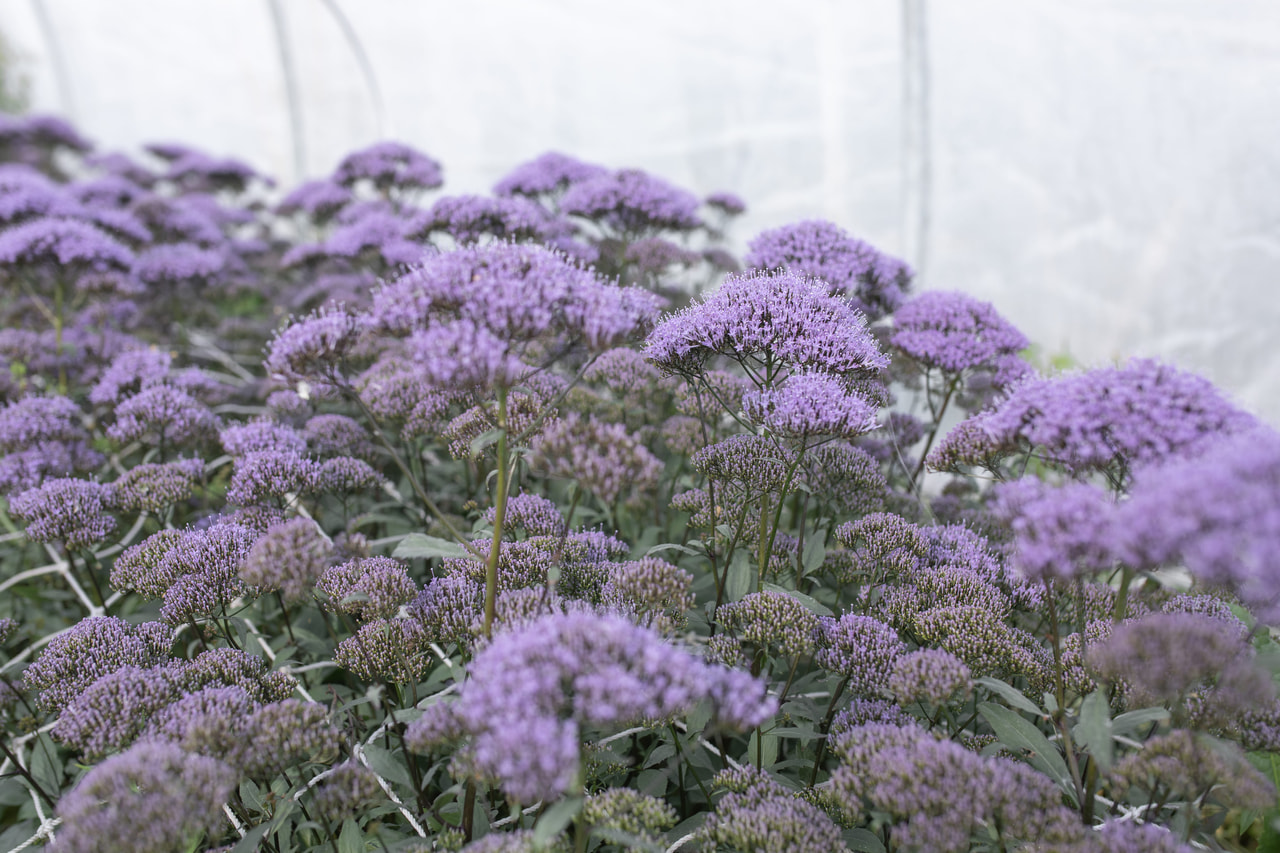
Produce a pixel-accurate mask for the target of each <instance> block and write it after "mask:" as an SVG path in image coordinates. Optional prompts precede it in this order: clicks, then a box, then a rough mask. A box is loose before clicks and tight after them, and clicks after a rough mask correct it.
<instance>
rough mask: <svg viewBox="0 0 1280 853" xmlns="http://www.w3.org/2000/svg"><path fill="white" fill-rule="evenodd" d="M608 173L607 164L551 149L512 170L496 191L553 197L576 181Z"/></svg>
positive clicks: (511, 194)
mask: <svg viewBox="0 0 1280 853" xmlns="http://www.w3.org/2000/svg"><path fill="white" fill-rule="evenodd" d="M608 174H609V170H608V169H606V168H605V167H604V166H597V165H595V164H594V163H584V162H583V161H581V160H578V159H577V158H575V157H570V156H568V155H567V154H560V153H557V152H555V151H548V152H547V153H546V154H543V155H541V156H540V157H536V158H535V159H533V160H530V161H529V162H528V163H522V164H520V165H519V166H517V167H516V168H514V169H512V170H511V171H510V172H509V173H508V174H507V175H506V176H505V177H504V178H502V180H500V181H498V183H496V184H494V187H493V192H494V194H495V195H499V196H516V195H523V196H530V197H534V198H536V197H539V196H549V195H552V194H555V193H559V192H563V191H564V190H566V189H568V188H569V187H570V186H572V185H573V184H577V183H581V182H582V181H588V180H591V179H593V178H601V177H605V176H607V175H608Z"/></svg>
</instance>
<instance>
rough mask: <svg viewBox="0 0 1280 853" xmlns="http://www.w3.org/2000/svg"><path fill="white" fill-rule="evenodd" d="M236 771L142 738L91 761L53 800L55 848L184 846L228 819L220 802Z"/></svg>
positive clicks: (147, 850) (72, 852) (105, 851)
mask: <svg viewBox="0 0 1280 853" xmlns="http://www.w3.org/2000/svg"><path fill="white" fill-rule="evenodd" d="M237 781H238V774H237V773H236V771H235V770H233V769H232V768H231V767H229V766H227V765H226V764H224V763H223V762H221V761H218V760H216V759H213V758H206V757H204V756H193V755H190V754H189V753H187V752H184V751H183V750H182V749H180V748H179V747H177V746H174V745H172V744H168V743H155V742H147V743H139V744H137V745H135V746H134V747H133V748H131V749H129V750H128V751H127V752H123V753H120V754H119V755H115V756H112V757H111V758H108V759H107V760H106V761H104V762H102V763H101V764H99V765H98V766H97V767H94V768H93V769H92V770H90V771H89V772H88V773H86V774H85V776H84V778H82V779H81V780H80V782H79V783H78V784H77V785H76V787H75V788H74V789H72V791H71V792H70V793H68V794H67V795H66V796H65V797H63V798H62V800H61V802H59V803H58V816H59V817H61V818H62V825H61V826H60V827H59V828H58V833H57V841H56V842H55V843H54V845H53V847H52V848H51V849H53V850H56V851H58V853H99V851H101V853H110V851H114V850H118V849H119V844H120V842H121V840H122V839H126V838H127V839H128V845H129V849H130V850H133V851H136V853H172V851H174V850H182V849H185V848H186V846H187V845H188V844H189V843H190V840H191V838H193V837H195V836H198V835H199V834H200V833H202V832H209V833H216V832H217V830H218V829H219V828H220V827H222V826H223V823H224V821H225V820H226V818H225V817H223V814H222V806H223V803H225V802H226V801H227V800H228V799H229V798H230V797H231V795H232V792H233V791H234V789H235V785H236V782H237Z"/></svg>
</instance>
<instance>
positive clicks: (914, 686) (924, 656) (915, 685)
mask: <svg viewBox="0 0 1280 853" xmlns="http://www.w3.org/2000/svg"><path fill="white" fill-rule="evenodd" d="M888 686H889V692H891V693H892V694H893V695H894V696H895V697H896V698H897V700H898V703H899V704H901V705H904V706H906V705H910V704H911V703H913V702H920V703H922V704H923V703H925V702H929V703H932V704H934V705H941V704H942V703H944V702H946V701H948V700H950V699H951V698H953V697H955V696H956V695H957V694H961V697H962V698H964V697H967V696H968V695H969V693H970V692H971V691H972V690H973V679H972V678H971V677H970V673H969V667H967V666H965V664H964V661H962V660H960V659H959V658H958V657H956V656H955V655H953V654H950V653H948V652H944V651H942V650H941V649H920V650H919V651H914V652H910V653H909V654H905V655H902V656H901V657H899V658H898V659H897V660H896V661H895V662H894V664H893V671H892V672H891V673H890V674H889V681H888Z"/></svg>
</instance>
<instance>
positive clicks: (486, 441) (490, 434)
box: [467, 429, 506, 459]
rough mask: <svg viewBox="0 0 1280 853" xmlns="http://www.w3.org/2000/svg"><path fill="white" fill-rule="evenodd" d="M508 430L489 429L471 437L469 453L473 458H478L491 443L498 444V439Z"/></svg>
mask: <svg viewBox="0 0 1280 853" xmlns="http://www.w3.org/2000/svg"><path fill="white" fill-rule="evenodd" d="M504 432H506V430H501V429H489V430H485V431H484V432H482V433H480V434H479V435H477V436H476V437H475V438H473V439H471V446H470V447H469V448H468V451H467V452H468V454H469V455H470V456H471V458H472V459H478V458H479V457H480V454H481V453H483V452H484V450H485V448H486V447H488V446H489V445H491V444H497V443H498V439H500V438H502V434H503V433H504Z"/></svg>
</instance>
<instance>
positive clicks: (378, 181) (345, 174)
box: [333, 142, 444, 191]
mask: <svg viewBox="0 0 1280 853" xmlns="http://www.w3.org/2000/svg"><path fill="white" fill-rule="evenodd" d="M333 178H334V180H335V181H336V182H337V183H339V184H341V185H342V186H345V187H352V186H355V185H357V184H359V183H360V182H361V181H369V182H370V183H372V184H373V186H374V187H375V188H376V189H378V190H380V191H386V190H390V189H397V190H410V189H425V190H430V189H435V188H436V187H438V186H440V185H441V184H443V183H444V173H443V172H442V170H441V168H440V164H439V163H437V162H436V161H435V160H433V159H431V158H430V157H428V156H427V155H426V154H423V153H422V152H421V151H417V150H415V149H413V148H410V147H409V146H408V145H405V144H403V143H400V142H379V143H377V144H375V145H370V146H369V147H368V148H364V149H361V150H360V151H356V152H354V153H352V154H348V155H347V156H346V157H344V158H343V159H342V162H340V163H339V164H338V168H337V170H335V171H334V173H333Z"/></svg>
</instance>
